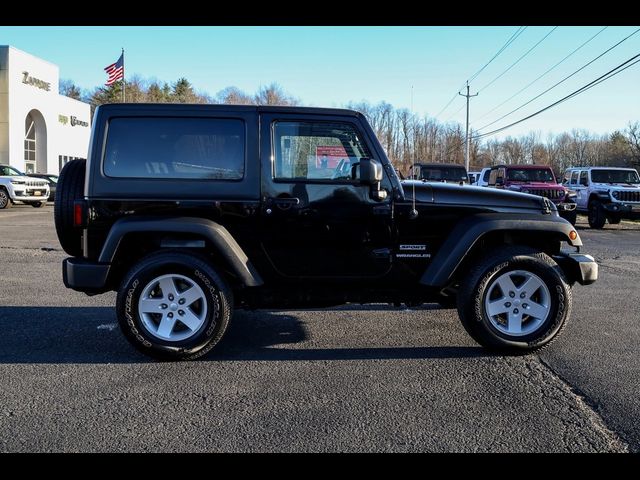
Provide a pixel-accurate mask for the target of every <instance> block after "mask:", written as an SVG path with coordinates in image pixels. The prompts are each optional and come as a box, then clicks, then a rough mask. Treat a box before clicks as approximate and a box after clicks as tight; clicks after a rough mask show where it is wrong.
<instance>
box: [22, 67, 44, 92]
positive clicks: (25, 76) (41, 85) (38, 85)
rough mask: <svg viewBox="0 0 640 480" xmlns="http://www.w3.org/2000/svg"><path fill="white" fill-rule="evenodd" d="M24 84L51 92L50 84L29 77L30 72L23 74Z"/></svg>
mask: <svg viewBox="0 0 640 480" xmlns="http://www.w3.org/2000/svg"><path fill="white" fill-rule="evenodd" d="M22 83H25V84H27V85H32V86H34V87H36V88H39V89H41V90H46V91H47V92H48V91H50V90H51V84H50V83H49V82H45V81H44V80H40V79H39V78H36V77H32V76H30V75H29V72H22Z"/></svg>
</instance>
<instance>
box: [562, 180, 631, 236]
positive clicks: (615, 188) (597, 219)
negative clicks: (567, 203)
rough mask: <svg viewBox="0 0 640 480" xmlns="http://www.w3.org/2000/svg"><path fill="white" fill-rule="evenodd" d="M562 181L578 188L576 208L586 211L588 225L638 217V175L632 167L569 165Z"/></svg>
mask: <svg viewBox="0 0 640 480" xmlns="http://www.w3.org/2000/svg"><path fill="white" fill-rule="evenodd" d="M563 183H564V185H565V186H566V187H567V188H570V189H571V190H575V191H576V192H577V196H576V202H577V210H578V211H579V212H584V213H586V214H587V216H588V219H589V226H590V227H591V228H603V227H604V225H605V223H606V222H607V221H609V223H611V224H613V225H614V224H617V223H620V221H621V220H622V219H623V218H628V219H637V218H640V178H639V177H638V172H637V170H635V169H633V168H614V167H575V168H569V169H568V170H567V171H566V172H565V174H564V180H563Z"/></svg>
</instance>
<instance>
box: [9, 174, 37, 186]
mask: <svg viewBox="0 0 640 480" xmlns="http://www.w3.org/2000/svg"><path fill="white" fill-rule="evenodd" d="M0 178H8V179H10V180H18V181H19V183H22V184H25V185H29V186H32V187H34V186H38V187H39V186H45V185H49V182H47V181H46V180H45V179H43V178H37V177H30V176H28V175H0ZM14 183H17V182H14Z"/></svg>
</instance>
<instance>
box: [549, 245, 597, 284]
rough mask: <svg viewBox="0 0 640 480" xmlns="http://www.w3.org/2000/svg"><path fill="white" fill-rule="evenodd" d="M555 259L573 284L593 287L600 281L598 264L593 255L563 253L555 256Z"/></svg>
mask: <svg viewBox="0 0 640 480" xmlns="http://www.w3.org/2000/svg"><path fill="white" fill-rule="evenodd" d="M554 259H555V260H556V262H557V263H558V265H560V267H561V268H562V270H564V272H565V274H566V275H567V276H568V277H569V280H570V281H571V282H578V283H579V284H581V285H591V284H592V283H594V282H595V281H596V280H597V279H598V264H597V263H596V261H595V259H594V258H593V257H592V256H591V255H584V254H582V253H564V252H562V253H560V254H559V255H554Z"/></svg>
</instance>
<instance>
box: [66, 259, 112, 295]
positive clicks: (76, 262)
mask: <svg viewBox="0 0 640 480" xmlns="http://www.w3.org/2000/svg"><path fill="white" fill-rule="evenodd" d="M110 269H111V264H110V263H97V262H90V261H88V260H85V259H84V258H78V257H69V258H65V259H64V260H63V261H62V281H63V282H64V286H65V287H67V288H71V289H72V290H77V291H78V292H85V293H101V292H105V291H107V290H108V288H106V285H107V278H108V277H109V270H110Z"/></svg>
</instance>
